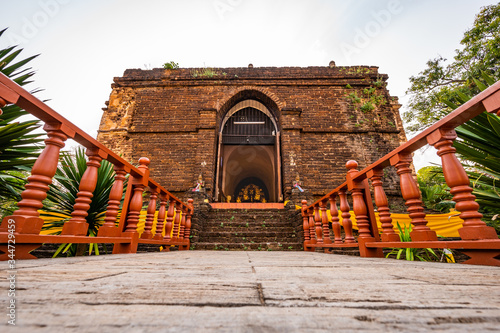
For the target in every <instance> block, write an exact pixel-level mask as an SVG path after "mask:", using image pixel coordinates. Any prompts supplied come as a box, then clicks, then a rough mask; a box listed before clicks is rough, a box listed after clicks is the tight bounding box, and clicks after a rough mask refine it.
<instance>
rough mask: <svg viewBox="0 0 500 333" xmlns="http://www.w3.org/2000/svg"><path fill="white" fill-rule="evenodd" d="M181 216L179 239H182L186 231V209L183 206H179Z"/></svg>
mask: <svg viewBox="0 0 500 333" xmlns="http://www.w3.org/2000/svg"><path fill="white" fill-rule="evenodd" d="M181 211H182V216H181V224H180V225H179V239H180V240H183V239H184V231H185V230H186V215H187V211H188V208H187V207H185V206H181Z"/></svg>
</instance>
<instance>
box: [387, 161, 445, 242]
mask: <svg viewBox="0 0 500 333" xmlns="http://www.w3.org/2000/svg"><path fill="white" fill-rule="evenodd" d="M390 162H391V165H394V166H395V167H396V170H397V173H398V175H399V178H400V186H401V194H402V195H403V199H405V204H406V206H407V207H408V213H409V215H410V218H411V223H412V224H413V226H414V227H413V231H412V232H411V233H410V236H411V239H412V240H413V241H435V240H437V235H436V232H435V231H432V230H431V229H430V228H429V227H428V226H427V220H426V219H425V213H424V207H423V206H422V204H423V203H422V200H421V199H420V190H419V189H418V186H417V182H416V181H415V179H413V177H412V175H411V169H410V164H411V162H412V157H411V155H410V154H397V155H394V156H393V157H391V159H390Z"/></svg>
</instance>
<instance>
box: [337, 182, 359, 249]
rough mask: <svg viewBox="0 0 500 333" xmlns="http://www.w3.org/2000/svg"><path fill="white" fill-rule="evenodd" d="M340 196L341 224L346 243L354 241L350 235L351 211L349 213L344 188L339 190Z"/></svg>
mask: <svg viewBox="0 0 500 333" xmlns="http://www.w3.org/2000/svg"><path fill="white" fill-rule="evenodd" d="M339 198H340V211H341V212H342V225H343V226H344V232H345V242H346V243H356V240H355V239H354V236H353V235H352V221H351V213H349V210H350V208H349V202H348V201H347V193H346V191H345V190H340V191H339Z"/></svg>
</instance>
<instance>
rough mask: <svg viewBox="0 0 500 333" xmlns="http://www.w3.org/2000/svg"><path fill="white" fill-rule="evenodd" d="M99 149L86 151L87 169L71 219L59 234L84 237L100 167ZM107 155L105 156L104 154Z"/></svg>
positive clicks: (81, 181)
mask: <svg viewBox="0 0 500 333" xmlns="http://www.w3.org/2000/svg"><path fill="white" fill-rule="evenodd" d="M99 153H100V152H99V149H97V148H95V149H87V151H86V153H85V154H86V155H87V156H88V158H89V160H88V162H87V169H86V170H85V172H84V173H83V176H82V179H81V180H80V187H79V192H78V194H77V195H76V199H75V204H74V205H73V212H72V213H71V219H70V220H69V221H68V222H66V223H64V225H63V229H62V232H61V234H62V235H75V236H85V235H86V234H87V229H88V227H89V225H88V223H87V219H86V217H87V216H88V213H87V212H88V210H89V208H90V204H91V203H92V197H93V196H94V194H93V192H94V190H95V188H96V185H97V172H98V170H99V167H100V166H101V161H102V157H101V156H99ZM106 155H107V154H106Z"/></svg>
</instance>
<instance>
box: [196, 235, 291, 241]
mask: <svg viewBox="0 0 500 333" xmlns="http://www.w3.org/2000/svg"><path fill="white" fill-rule="evenodd" d="M296 241H297V237H282V236H278V235H276V236H249V237H244V236H242V237H238V236H230V237H225V236H206V235H203V236H201V237H200V238H199V242H207V243H252V242H253V243H268V242H296Z"/></svg>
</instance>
